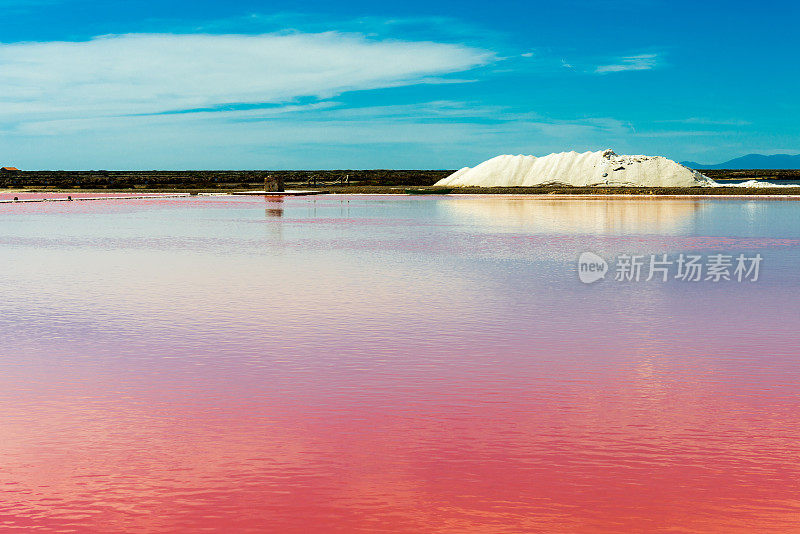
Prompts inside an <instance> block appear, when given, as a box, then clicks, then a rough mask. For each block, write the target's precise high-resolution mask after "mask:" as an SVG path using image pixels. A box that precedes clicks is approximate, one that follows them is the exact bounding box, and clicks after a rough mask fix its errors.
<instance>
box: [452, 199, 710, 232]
mask: <svg viewBox="0 0 800 534" xmlns="http://www.w3.org/2000/svg"><path fill="white" fill-rule="evenodd" d="M437 207H438V208H440V209H442V210H443V211H444V213H446V214H447V216H448V217H449V218H453V219H455V220H456V221H458V222H460V223H465V224H470V225H475V226H476V227H478V228H485V229H488V230H490V231H492V232H505V231H507V232H519V231H524V232H530V233H536V234H539V233H544V234H597V235H620V234H622V235H630V234H674V233H679V232H681V231H685V230H686V229H687V228H689V227H691V225H692V224H693V222H694V220H695V218H696V217H697V214H698V213H699V212H700V210H702V208H703V204H702V203H701V202H700V201H698V200H691V199H686V200H684V199H670V200H661V201H659V200H652V199H638V198H603V199H591V198H587V199H582V200H580V201H576V200H574V199H559V198H552V197H547V198H543V197H507V196H502V195H500V196H495V195H492V196H489V197H487V196H483V195H480V196H473V195H467V196H460V195H459V196H453V197H445V198H443V199H442V200H441V201H440V202H439V203H438V204H437Z"/></svg>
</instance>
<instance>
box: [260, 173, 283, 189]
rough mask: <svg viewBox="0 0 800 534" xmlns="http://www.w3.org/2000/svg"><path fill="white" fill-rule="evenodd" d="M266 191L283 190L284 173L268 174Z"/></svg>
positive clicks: (265, 181)
mask: <svg viewBox="0 0 800 534" xmlns="http://www.w3.org/2000/svg"><path fill="white" fill-rule="evenodd" d="M264 191H265V192H266V193H275V192H278V193H282V192H283V175H282V174H278V175H274V174H268V175H267V176H266V178H264Z"/></svg>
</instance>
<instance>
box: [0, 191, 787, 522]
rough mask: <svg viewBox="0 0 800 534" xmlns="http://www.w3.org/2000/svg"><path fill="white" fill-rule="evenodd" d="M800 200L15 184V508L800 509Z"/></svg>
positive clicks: (6, 423)
mask: <svg viewBox="0 0 800 534" xmlns="http://www.w3.org/2000/svg"><path fill="white" fill-rule="evenodd" d="M798 210H800V204H796V203H794V202H785V201H769V200H767V201H739V200H736V201H734V200H728V201H724V200H623V199H619V200H553V199H533V198H527V199H519V198H504V197H457V196H456V197H440V198H414V197H388V196H387V197H381V196H327V197H301V198H287V199H285V201H284V202H275V201H269V202H267V201H265V199H264V198H260V197H246V198H232V197H215V198H187V199H156V200H126V201H109V202H105V201H96V202H80V203H51V204H7V205H0V282H2V284H1V285H0V287H2V288H3V295H2V298H0V531H20V532H27V531H32V530H34V529H35V530H37V531H41V532H122V531H125V532H202V531H209V532H435V533H440V532H453V533H460V532H486V533H500V532H726V533H727V532H792V531H796V532H800V527H798V525H800V362H798V359H797V356H798V352H799V351H798V347H799V346H800V333H798V327H800V299H798V297H799V296H800V291H798V290H799V289H800V275H798V268H797V266H798V265H800V247H798V245H800V227H798V226H797V224H796V221H797V214H798ZM586 250H591V251H595V252H597V253H599V254H602V255H605V256H612V255H614V254H616V253H619V252H635V251H639V252H642V253H672V252H676V253H677V252H687V251H694V252H695V253H706V252H709V253H710V252H726V253H729V252H730V253H733V252H736V253H739V252H745V253H756V252H758V253H760V254H762V255H763V257H764V269H763V272H762V275H761V279H760V280H759V281H758V282H757V283H751V284H739V283H729V284H713V283H699V284H694V285H688V284H685V283H680V282H669V283H666V284H662V283H654V282H653V283H645V282H641V283H629V284H620V283H615V282H613V281H612V280H604V281H602V282H599V283H597V284H594V285H591V286H587V285H583V284H581V283H580V282H579V281H578V279H577V274H576V267H575V260H576V258H577V256H578V254H580V253H581V252H583V251H586Z"/></svg>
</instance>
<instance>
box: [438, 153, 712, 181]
mask: <svg viewBox="0 0 800 534" xmlns="http://www.w3.org/2000/svg"><path fill="white" fill-rule="evenodd" d="M547 184H558V185H573V186H604V185H610V186H640V187H695V186H703V187H713V186H716V185H717V183H716V182H715V181H714V180H712V179H711V178H708V177H707V176H705V175H703V174H700V173H699V172H697V171H695V170H692V169H690V168H688V167H684V166H683V165H681V164H680V163H676V162H674V161H672V160H671V159H667V158H663V157H660V156H620V155H617V154H615V153H614V151H613V150H604V151H599V152H584V153H582V154H579V153H578V152H574V151H573V152H560V153H557V154H550V155H548V156H543V157H540V158H537V157H536V156H497V157H496V158H492V159H490V160H488V161H484V162H483V163H481V164H480V165H478V166H476V167H472V168H470V167H465V168H463V169H461V170H460V171H457V172H455V173H453V174H451V175H450V176H448V177H447V178H444V179H442V180H439V181H438V182H436V185H438V186H449V187H469V186H476V187H525V186H537V185H547Z"/></svg>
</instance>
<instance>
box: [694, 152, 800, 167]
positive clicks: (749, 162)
mask: <svg viewBox="0 0 800 534" xmlns="http://www.w3.org/2000/svg"><path fill="white" fill-rule="evenodd" d="M681 165H685V166H687V167H689V168H690V169H800V154H797V155H794V156H792V155H789V154H774V155H772V156H765V155H763V154H748V155H746V156H742V157H740V158H734V159H732V160H729V161H725V162H723V163H717V164H716V165H703V164H702V163H697V162H696V161H682V162H681Z"/></svg>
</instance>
